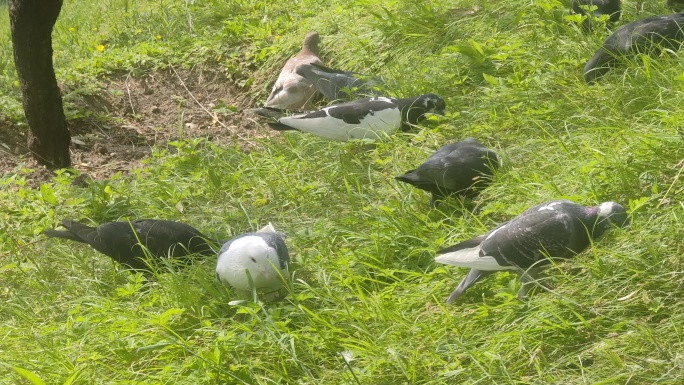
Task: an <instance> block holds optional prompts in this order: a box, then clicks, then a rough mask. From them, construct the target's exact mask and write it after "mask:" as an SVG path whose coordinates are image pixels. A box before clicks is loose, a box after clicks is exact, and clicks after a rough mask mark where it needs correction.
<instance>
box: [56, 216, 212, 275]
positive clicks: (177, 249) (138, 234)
mask: <svg viewBox="0 0 684 385" xmlns="http://www.w3.org/2000/svg"><path fill="white" fill-rule="evenodd" d="M62 226H63V227H65V228H66V230H44V231H43V234H44V235H45V236H48V237H54V238H63V239H70V240H72V241H76V242H81V243H86V244H88V245H90V246H92V247H93V248H94V249H95V250H97V251H99V252H100V253H102V254H104V255H106V256H108V257H110V258H112V259H113V260H115V261H116V262H119V263H120V264H122V265H125V266H127V267H130V268H132V269H138V270H147V269H149V266H148V264H147V263H146V262H145V252H144V251H143V247H144V248H145V249H147V251H148V252H149V254H150V255H151V257H152V258H154V259H162V258H166V257H171V258H174V259H179V260H186V259H187V257H189V256H191V255H193V254H198V255H202V256H209V255H214V253H215V252H214V250H213V248H212V246H214V245H215V242H214V241H212V240H210V239H209V238H207V237H205V236H204V235H203V234H202V233H201V232H200V231H199V230H197V229H195V228H194V227H192V226H189V225H186V224H185V223H180V222H173V221H165V220H159V219H138V220H134V221H130V222H129V221H116V222H108V223H103V224H101V225H99V226H97V227H91V226H87V225H84V224H82V223H79V222H77V221H74V220H71V219H64V220H62Z"/></svg>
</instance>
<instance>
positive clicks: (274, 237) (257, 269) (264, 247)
mask: <svg viewBox="0 0 684 385" xmlns="http://www.w3.org/2000/svg"><path fill="white" fill-rule="evenodd" d="M289 262H290V255H289V253H288V251H287V245H286V244H285V241H284V240H283V235H282V234H281V233H279V232H277V231H276V230H275V228H274V227H273V225H272V224H271V223H269V224H268V225H266V226H265V227H264V228H262V229H261V230H259V231H257V232H255V233H248V234H243V235H240V236H237V237H235V238H233V239H231V240H230V241H228V242H226V243H225V244H224V245H223V247H221V250H220V251H219V254H218V260H217V262H216V277H217V278H218V280H219V281H220V282H221V284H222V285H223V286H226V287H228V286H230V287H233V288H235V289H236V290H237V291H238V292H240V293H241V294H246V293H248V292H250V291H251V289H252V285H253V286H254V288H255V289H257V290H259V291H263V292H271V291H275V290H278V289H279V288H280V287H281V286H282V285H283V279H282V278H281V277H287V276H288V263H289ZM250 281H251V282H250Z"/></svg>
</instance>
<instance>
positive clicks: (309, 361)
mask: <svg viewBox="0 0 684 385" xmlns="http://www.w3.org/2000/svg"><path fill="white" fill-rule="evenodd" d="M623 3H624V4H623V8H624V9H625V15H624V17H625V19H626V20H634V19H636V18H637V17H642V16H645V15H646V14H649V12H650V13H655V12H664V9H663V7H662V4H660V5H656V4H653V3H651V2H649V4H644V7H645V10H644V11H637V8H636V2H635V1H625V2H623ZM475 4H477V5H480V6H481V7H482V9H481V10H480V11H478V12H475V14H474V15H472V16H468V17H457V16H454V14H453V12H452V11H451V9H452V8H454V7H470V6H472V5H475ZM637 12H640V13H638V14H637ZM5 15H6V12H5V13H2V12H0V17H1V18H2V19H0V26H4V25H5V24H7V23H6V16H5ZM565 16H567V13H566V8H565V6H564V5H563V4H561V2H559V1H555V0H545V1H534V2H529V1H522V0H510V1H487V2H473V1H467V0H463V1H454V2H437V1H427V2H415V1H404V0H398V1H393V2H378V1H374V0H357V1H347V2H336V1H329V2H322V1H315V0H303V1H298V2H296V5H293V4H288V3H286V2H264V1H257V0H250V1H239V2H223V1H202V2H199V1H197V2H189V1H187V2H173V1H157V2H146V1H140V2H129V1H123V0H116V1H114V0H110V1H104V2H99V3H97V2H77V3H69V4H65V7H64V9H63V11H62V15H61V16H60V20H59V22H58V25H57V27H56V29H55V33H54V39H55V64H56V67H57V69H58V73H59V77H60V79H62V80H63V81H65V82H67V83H71V84H72V85H74V87H71V89H76V90H80V91H79V92H83V93H87V92H96V88H97V87H95V89H93V88H92V87H94V86H93V80H94V79H96V78H97V77H98V76H101V75H104V74H107V73H110V72H116V71H122V70H123V71H132V72H136V71H137V72H141V73H143V72H146V71H148V70H151V69H155V68H160V67H164V66H167V65H171V64H172V65H174V66H182V65H185V66H194V65H206V66H219V67H222V68H224V69H225V70H226V71H227V72H228V73H230V74H231V75H233V79H234V80H235V81H236V82H240V83H241V84H242V85H244V91H245V93H246V94H248V95H247V96H248V97H250V98H252V99H253V100H259V99H263V98H264V97H265V95H266V94H267V91H268V88H269V87H270V85H271V84H272V81H273V80H274V78H275V76H276V74H277V72H278V69H279V67H280V66H281V65H282V63H283V62H284V60H285V59H286V58H287V57H288V56H290V55H291V54H292V52H295V51H296V50H297V47H298V46H299V44H301V38H302V36H303V35H304V33H305V32H306V31H307V30H319V31H320V32H321V35H322V52H323V54H324V57H325V60H326V62H328V63H331V65H334V66H336V67H340V68H345V69H350V70H356V71H360V72H364V73H369V74H378V75H382V76H384V77H386V78H388V79H393V80H394V81H395V82H396V87H395V89H394V90H393V91H394V92H396V94H398V95H409V94H415V93H419V92H436V93H438V94H440V95H442V96H443V97H444V98H445V99H446V100H447V112H448V114H447V116H446V117H444V118H438V119H434V120H431V121H430V122H429V123H427V124H425V125H424V127H422V128H420V129H417V130H415V131H413V132H411V133H407V134H399V135H396V136H394V137H392V138H389V139H387V140H385V141H381V142H379V143H376V144H374V145H367V144H363V143H333V142H327V141H323V140H320V139H316V138H314V137H311V136H308V135H304V134H298V133H285V134H283V135H282V137H277V138H274V139H262V140H255V143H254V146H253V147H250V148H249V149H248V150H245V149H243V148H241V147H240V146H239V145H237V144H236V145H235V146H233V147H230V146H228V147H226V146H224V147H218V146H215V145H213V144H212V143H211V142H209V141H207V140H204V139H196V140H183V141H178V142H174V143H171V144H169V146H167V147H165V148H162V147H156V148H155V149H154V152H153V155H152V156H151V157H150V158H149V159H147V160H146V161H145V167H144V168H143V169H140V170H136V171H135V172H133V173H132V174H131V175H126V176H122V175H117V176H116V177H113V178H111V179H109V180H106V181H94V182H92V183H89V184H88V186H87V187H86V188H76V187H74V186H72V185H71V181H72V179H73V176H71V175H70V174H69V173H68V172H62V173H60V174H59V175H58V176H57V177H56V178H55V180H54V182H53V183H49V184H43V185H41V186H39V187H38V188H30V187H27V181H26V178H27V174H28V173H30V172H31V170H27V169H23V168H21V166H18V167H17V169H16V170H15V171H14V172H13V173H11V174H10V175H5V176H3V177H2V178H0V186H1V188H0V335H1V336H2V338H0V351H2V352H3V359H2V360H0V383H8V384H10V383H19V382H22V381H23V382H24V383H32V384H40V383H50V384H52V383H64V384H70V383H88V384H98V383H107V384H110V383H122V384H124V383H126V384H131V383H136V384H138V383H139V384H158V383H169V382H172V383H188V384H217V383H218V384H276V383H277V384H290V383H292V384H355V383H356V380H355V378H358V381H359V382H360V383H362V384H460V383H464V384H470V383H487V384H489V383H506V384H508V383H525V384H527V383H532V384H575V383H620V384H622V383H638V384H651V383H663V384H677V383H679V382H681V380H680V374H679V373H680V372H681V370H682V352H683V350H682V333H681V327H680V325H681V324H682V322H683V321H684V317H683V316H682V314H684V312H682V309H684V302H683V301H682V299H681V296H680V295H679V291H680V288H681V285H682V283H683V280H682V274H681V271H683V270H684V266H683V264H682V259H681V254H682V252H684V248H683V247H682V242H681V240H680V238H679V232H680V229H681V228H682V225H683V223H682V218H683V217H684V215H683V213H682V210H684V206H683V205H682V204H681V202H680V201H681V199H680V198H681V193H682V191H683V190H682V171H683V170H684V168H683V165H682V162H681V160H682V158H684V150H683V149H684V146H682V140H683V139H682V130H681V128H680V127H681V126H682V123H683V121H682V120H683V119H684V118H682V116H684V114H683V112H684V102H683V100H684V98H683V97H682V92H684V84H683V82H682V80H683V79H684V64H682V62H683V61H682V60H681V57H682V55H684V53H677V54H673V55H671V56H664V57H659V58H657V59H654V58H650V57H646V56H640V57H638V58H637V59H636V60H634V61H630V62H628V63H626V67H625V68H622V69H619V70H616V71H613V72H612V73H610V74H609V75H608V76H607V77H606V79H604V80H602V81H601V82H599V83H598V84H596V85H593V86H588V85H586V84H585V83H584V80H583V78H582V74H581V68H582V66H583V64H584V61H585V60H586V59H587V58H588V57H590V56H591V55H592V54H593V52H594V51H595V49H596V48H597V47H598V45H599V44H600V43H601V41H602V39H603V38H604V37H605V36H606V35H607V33H608V32H607V31H604V30H602V29H599V28H597V29H596V30H595V31H594V32H592V33H591V34H588V35H587V34H584V33H583V32H582V31H581V29H580V28H579V26H578V25H577V24H574V23H573V22H571V21H570V20H569V19H568V18H566V17H565ZM570 19H571V18H570ZM72 29H73V30H72ZM5 30H8V29H5ZM3 39H4V40H3ZM8 39H9V38H8V37H7V36H4V35H3V36H2V37H0V51H2V53H3V55H0V88H1V89H2V90H1V91H2V92H0V108H2V110H0V111H2V114H6V115H8V116H10V118H12V119H15V120H16V119H19V118H17V116H19V115H20V114H17V113H16V110H17V108H18V107H17V106H18V105H19V104H17V103H18V93H17V90H16V86H15V85H13V82H14V81H15V78H14V74H13V72H12V69H11V66H12V63H11V61H9V60H10V59H8V55H9V57H11V54H10V53H9V52H10V51H9V50H10V49H11V47H9V45H8V43H7V42H8ZM99 46H101V47H102V49H101V50H98V47H99ZM67 48H68V49H67ZM13 87H14V88H13ZM215 112H216V113H220V114H231V113H235V111H234V109H232V108H231V107H230V106H227V105H217V106H215ZM168 129H170V130H173V129H176V128H175V127H168ZM467 136H473V137H475V138H477V139H478V140H480V141H482V142H483V143H485V144H487V145H488V146H490V147H493V148H495V149H496V150H497V152H498V153H499V156H500V158H501V160H502V167H501V169H500V170H499V171H498V173H497V175H496V178H495V182H494V184H493V185H492V186H491V187H490V188H488V189H487V190H486V191H485V192H484V193H483V194H482V196H481V197H480V198H478V199H476V200H475V202H473V203H471V204H462V203H461V202H460V201H459V200H458V199H451V200H449V201H448V202H447V203H446V204H442V205H439V206H438V207H437V209H434V210H430V209H429V206H428V199H429V197H428V196H427V194H426V193H424V192H423V191H420V190H416V189H412V188H410V187H409V186H407V185H403V184H399V183H398V182H395V181H394V180H393V176H395V175H399V174H401V173H403V172H404V171H406V170H408V169H411V168H414V167H415V166H416V165H417V164H419V163H420V162H421V161H422V160H423V159H424V158H425V157H426V156H428V155H429V154H430V153H431V152H432V151H434V150H435V149H436V148H437V147H439V146H440V145H441V144H444V143H446V142H450V141H455V140H460V139H463V138H465V137H467ZM557 198H568V199H573V200H575V201H578V202H581V203H585V204H594V203H597V202H600V201H605V200H614V201H618V202H620V203H622V204H624V205H625V206H629V208H630V212H631V213H632V226H631V227H629V228H627V229H624V230H614V231H612V232H611V233H610V234H608V235H607V236H606V237H604V238H603V239H601V240H599V241H597V242H596V243H595V244H594V245H593V246H592V247H591V248H590V250H589V251H587V252H585V253H583V254H582V255H581V256H579V257H578V258H576V259H575V260H573V261H570V262H567V263H562V264H559V265H557V266H553V267H552V268H550V269H549V270H548V272H547V276H546V277H545V278H544V280H545V282H546V283H547V284H549V286H550V287H552V289H550V290H549V291H546V290H544V289H542V288H537V289H536V290H535V293H533V294H532V296H531V297H530V298H529V299H528V300H526V301H523V302H521V301H519V300H517V299H516V298H515V293H516V291H517V287H516V285H518V281H517V279H516V278H515V277H514V275H512V274H506V273H502V274H499V275H496V276H492V277H490V278H488V279H486V280H483V282H481V283H478V284H477V285H476V286H474V287H473V288H472V289H470V291H469V292H468V294H466V295H465V296H464V297H463V298H462V299H461V300H460V301H459V302H458V303H457V304H456V305H455V306H450V307H447V306H445V305H444V304H443V301H444V299H445V297H446V295H448V293H449V292H450V291H451V290H452V289H453V287H454V285H455V284H456V282H457V280H459V279H460V278H461V277H462V276H463V274H464V273H465V272H464V271H463V270H462V269H457V268H451V267H445V266H441V265H440V266H438V265H436V264H434V263H433V257H434V253H435V251H436V250H438V249H440V248H442V247H444V246H446V245H450V244H453V243H455V242H458V241H460V240H463V239H466V238H468V237H471V236H474V235H478V234H481V233H483V232H484V231H486V230H487V229H489V228H492V227H493V226H495V225H496V224H498V223H501V222H502V221H505V220H508V219H510V218H512V217H513V216H515V215H517V214H518V213H520V212H521V211H523V210H524V209H525V208H527V207H529V206H530V205H533V204H536V203H539V202H542V201H544V200H549V199H557ZM146 217H153V218H166V219H176V220H181V221H184V222H187V223H189V224H192V225H194V226H196V227H198V228H200V229H202V230H205V231H207V233H209V234H212V235H216V236H218V237H221V238H229V237H230V236H233V235H236V234H240V233H243V232H246V231H252V230H254V229H257V228H259V227H261V226H262V225H263V224H265V223H266V222H268V221H270V222H273V223H274V224H275V226H276V227H277V228H278V229H279V230H282V231H283V232H285V233H286V234H287V235H288V238H287V242H288V247H289V248H290V250H291V254H292V256H293V259H294V268H293V269H292V274H291V277H288V289H289V295H288V296H287V297H286V299H285V300H283V301H282V302H278V303H253V302H250V301H247V302H231V300H233V299H234V298H233V297H232V294H231V293H230V292H229V291H228V290H226V289H224V288H223V287H221V286H220V285H219V283H218V282H217V281H216V280H215V278H214V273H213V271H214V264H215V259H210V260H206V261H201V262H200V263H198V264H196V265H194V266H192V267H189V268H186V269H183V270H180V271H177V270H175V269H173V266H170V265H169V266H167V265H162V266H160V267H159V268H158V269H157V271H156V272H155V273H154V274H153V275H152V276H143V275H140V274H133V273H131V272H128V271H124V270H121V269H120V268H118V267H117V266H115V265H114V263H113V262H112V261H110V260H109V259H108V258H106V257H103V256H101V255H99V254H98V253H97V252H95V251H93V250H91V249H90V248H88V247H85V246H83V245H79V244H74V243H70V242H66V241H60V240H54V239H49V240H48V239H45V238H44V237H42V236H41V235H40V231H42V230H43V229H46V228H52V227H54V226H55V224H57V223H58V221H59V220H60V219H62V218H74V219H83V220H85V221H89V222H93V223H98V222H104V221H110V220H116V219H119V218H146ZM352 373H353V375H352Z"/></svg>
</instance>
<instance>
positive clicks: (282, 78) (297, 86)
mask: <svg viewBox="0 0 684 385" xmlns="http://www.w3.org/2000/svg"><path fill="white" fill-rule="evenodd" d="M318 43H319V37H318V33H317V32H309V33H308V34H306V37H305V38H304V44H302V49H301V50H300V51H299V53H297V54H296V55H295V56H294V57H292V58H290V59H289V60H288V61H287V62H286V63H285V66H284V67H283V69H282V70H281V71H280V75H278V79H276V82H275V84H274V85H273V90H272V91H271V94H270V95H269V96H268V99H266V103H264V107H271V108H278V109H287V110H290V109H301V108H304V109H312V108H313V105H312V104H311V100H312V99H313V97H314V95H315V94H316V92H317V91H316V88H315V87H314V85H313V83H311V82H310V81H309V80H307V79H305V78H303V77H301V76H299V75H298V74H297V73H296V72H295V68H297V66H298V65H301V64H323V63H322V62H321V59H320V58H319V57H318V55H319V52H318Z"/></svg>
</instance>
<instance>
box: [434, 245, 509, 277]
mask: <svg viewBox="0 0 684 385" xmlns="http://www.w3.org/2000/svg"><path fill="white" fill-rule="evenodd" d="M480 250H481V249H480V246H476V247H471V248H469V249H461V250H458V251H452V252H451V253H445V254H442V255H439V256H437V257H436V258H435V261H436V262H439V263H443V264H445V265H452V266H459V267H469V268H471V269H477V270H483V271H498V270H515V268H514V267H513V266H501V265H499V264H498V263H497V262H496V259H494V257H490V256H488V255H485V256H482V257H481V256H480Z"/></svg>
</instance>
